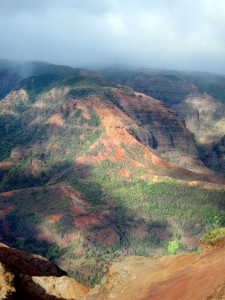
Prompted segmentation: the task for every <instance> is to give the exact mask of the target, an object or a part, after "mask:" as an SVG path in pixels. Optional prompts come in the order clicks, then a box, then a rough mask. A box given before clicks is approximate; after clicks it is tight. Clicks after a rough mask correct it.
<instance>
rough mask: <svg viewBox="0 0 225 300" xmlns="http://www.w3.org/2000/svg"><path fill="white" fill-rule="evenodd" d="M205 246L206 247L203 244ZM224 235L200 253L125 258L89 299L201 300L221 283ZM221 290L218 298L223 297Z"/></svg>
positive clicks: (224, 279)
mask: <svg viewBox="0 0 225 300" xmlns="http://www.w3.org/2000/svg"><path fill="white" fill-rule="evenodd" d="M206 248H207V247H206ZM224 257H225V238H222V239H220V240H218V241H217V242H215V243H214V244H213V245H211V247H209V249H208V250H204V251H202V252H200V253H192V254H179V255H173V256H165V257H162V258H160V259H157V260H153V259H150V258H147V257H128V258H125V259H124V260H122V261H121V262H118V263H114V264H113V265H112V267H111V268H110V270H109V275H108V278H107V280H106V283H104V284H103V286H102V287H101V288H100V289H99V291H98V293H96V294H95V297H93V298H92V299H93V300H97V299H101V296H102V293H103V292H104V295H105V298H104V299H120V300H130V299H132V300H162V299H165V300H203V299H209V298H208V296H209V295H211V294H212V292H213V291H214V290H215V289H217V287H221V286H223V285H224V282H225V272H224V270H225V260H224ZM224 297H225V290H224V289H222V294H221V295H220V298H216V297H215V298H210V299H215V300H216V299H225V298H224Z"/></svg>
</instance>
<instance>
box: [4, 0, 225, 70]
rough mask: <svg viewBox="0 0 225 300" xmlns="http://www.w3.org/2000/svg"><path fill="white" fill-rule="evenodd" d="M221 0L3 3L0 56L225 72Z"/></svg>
mask: <svg viewBox="0 0 225 300" xmlns="http://www.w3.org/2000/svg"><path fill="white" fill-rule="evenodd" d="M224 32H225V2H224V1H223V0H195V1H194V0H189V1H187V0H182V1H180V0H170V1H168V0H86V1H85V0H38V1H36V0H20V1H18V0H0V36H1V48H0V57H3V58H9V59H21V60H45V61H50V62H55V63H64V64H72V65H88V64H111V63H122V64H132V65H140V66H146V67H151V66H152V67H159V68H173V69H176V68H178V69H194V70H205V71H214V72H223V73H224V72H225V71H224V70H225V68H224V67H225V51H224V49H225V39H224Z"/></svg>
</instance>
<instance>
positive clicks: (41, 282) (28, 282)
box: [0, 244, 88, 300]
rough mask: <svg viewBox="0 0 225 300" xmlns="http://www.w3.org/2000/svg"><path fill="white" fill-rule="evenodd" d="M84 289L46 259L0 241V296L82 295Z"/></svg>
mask: <svg viewBox="0 0 225 300" xmlns="http://www.w3.org/2000/svg"><path fill="white" fill-rule="evenodd" d="M87 292H88V288H87V287H84V286H83V285H81V284H80V283H78V282H77V281H76V280H74V279H73V278H70V277H68V276H67V275H66V273H65V272H64V271H62V270H61V269H59V268H58V267H57V266H56V265H55V264H54V263H51V262H49V261H48V260H47V259H45V258H43V257H41V256H38V255H32V254H27V253H24V252H22V251H19V250H16V249H13V248H9V247H7V246H6V245H4V244H0V299H12V300H14V299H16V300H17V299H18V300H22V299H24V300H25V299H31V300H32V299H40V300H41V299H48V300H51V299H81V298H83V297H85V296H86V294H87Z"/></svg>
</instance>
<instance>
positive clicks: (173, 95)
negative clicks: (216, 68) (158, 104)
mask: <svg viewBox="0 0 225 300" xmlns="http://www.w3.org/2000/svg"><path fill="white" fill-rule="evenodd" d="M102 73H103V74H104V75H105V76H106V77H107V78H109V79H111V80H114V81H115V82H117V83H120V84H125V85H128V86H130V87H131V88H133V89H135V90H136V91H139V92H143V93H145V94H147V95H149V96H152V97H155V98H157V99H159V100H161V101H163V102H164V103H165V104H166V105H167V106H168V107H169V108H171V109H172V110H174V111H176V112H177V113H178V114H179V115H180V116H181V117H182V118H183V120H184V121H185V123H186V126H187V128H188V129H189V130H190V131H191V132H192V133H193V134H194V136H195V139H196V145H197V148H198V151H199V155H200V158H201V160H202V161H203V162H204V164H205V165H206V166H208V167H209V168H211V169H212V170H214V171H216V172H218V173H219V174H224V164H225V161H224V157H225V150H224V146H223V140H222V139H223V137H224V135H225V131H224V110H225V106H224V101H225V77H224V76H223V75H217V74H210V73H200V72H199V73H197V72H178V71H163V70H151V69H142V70H140V71H130V70H117V69H106V70H103V71H102Z"/></svg>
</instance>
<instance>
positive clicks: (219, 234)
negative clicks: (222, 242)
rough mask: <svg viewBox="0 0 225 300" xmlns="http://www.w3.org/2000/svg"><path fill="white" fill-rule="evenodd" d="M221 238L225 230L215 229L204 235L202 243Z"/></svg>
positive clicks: (224, 234)
mask: <svg viewBox="0 0 225 300" xmlns="http://www.w3.org/2000/svg"><path fill="white" fill-rule="evenodd" d="M223 236H225V228H224V227H222V228H217V229H214V230H212V231H209V232H207V233H206V234H204V235H203V237H202V241H208V240H215V239H217V238H220V237H223Z"/></svg>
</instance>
